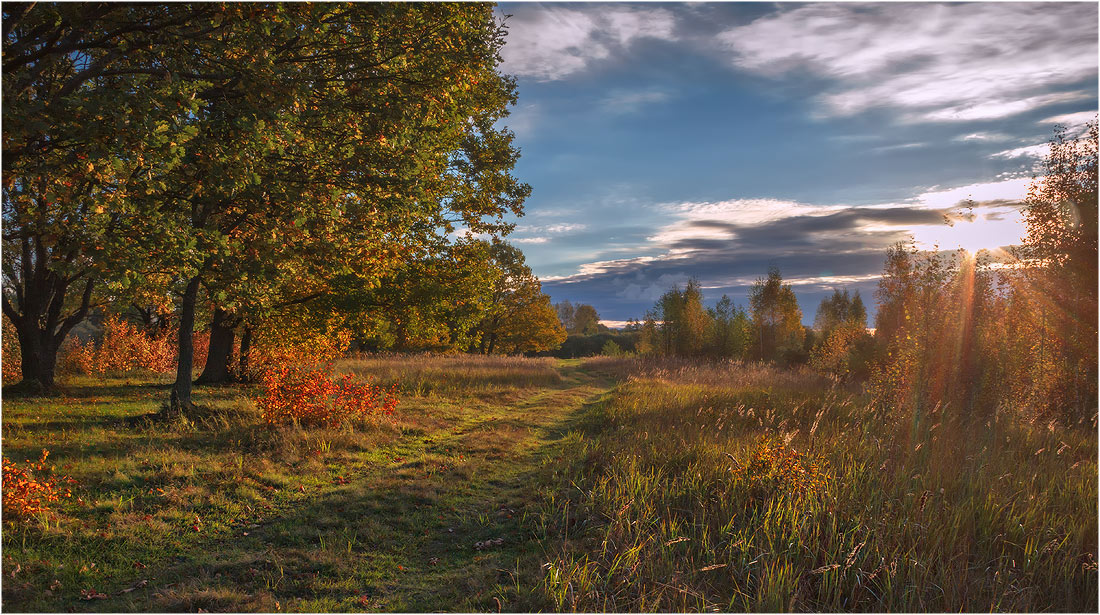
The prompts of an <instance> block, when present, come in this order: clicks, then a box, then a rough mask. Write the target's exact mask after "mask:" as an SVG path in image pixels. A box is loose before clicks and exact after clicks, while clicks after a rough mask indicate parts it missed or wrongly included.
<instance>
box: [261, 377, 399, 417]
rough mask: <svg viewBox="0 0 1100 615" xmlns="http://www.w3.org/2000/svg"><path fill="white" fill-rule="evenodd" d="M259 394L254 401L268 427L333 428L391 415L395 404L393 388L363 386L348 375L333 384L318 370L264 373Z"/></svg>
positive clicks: (330, 379) (333, 381)
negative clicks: (297, 424) (311, 426)
mask: <svg viewBox="0 0 1100 615" xmlns="http://www.w3.org/2000/svg"><path fill="white" fill-rule="evenodd" d="M260 391H261V392H260V395H259V396H258V397H257V398H255V400H254V401H255V402H256V406H257V407H258V408H259V409H260V412H261V413H262V414H263V417H264V420H265V421H267V422H268V423H269V424H275V423H290V422H294V421H297V422H299V423H302V424H306V425H327V426H336V425H339V424H340V423H342V422H343V421H345V420H348V419H353V418H358V417H363V416H368V415H375V414H382V415H390V414H393V412H394V410H395V409H396V408H397V401H398V400H397V394H396V393H397V385H393V386H391V387H389V388H383V387H380V386H375V385H372V384H369V383H366V384H363V383H359V382H356V381H355V380H354V379H353V377H352V376H351V375H350V374H345V375H344V376H343V377H341V378H339V379H336V380H334V379H333V378H332V377H331V376H329V374H328V373H327V372H326V371H325V370H323V369H321V368H319V367H303V366H290V365H285V366H282V367H275V368H271V369H268V370H266V371H265V372H264V373H263V374H262V375H261V376H260Z"/></svg>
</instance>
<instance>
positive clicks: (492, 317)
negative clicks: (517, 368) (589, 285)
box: [475, 241, 566, 354]
mask: <svg viewBox="0 0 1100 615" xmlns="http://www.w3.org/2000/svg"><path fill="white" fill-rule="evenodd" d="M489 254H490V261H491V263H492V264H493V266H494V269H495V279H494V280H493V281H492V284H491V287H490V288H491V289H492V291H491V295H490V297H489V301H488V305H487V309H486V313H485V316H484V317H483V318H482V320H481V322H480V324H479V325H478V326H477V333H476V339H477V344H476V346H475V347H476V349H477V351H478V352H480V353H481V354H493V353H494V352H506V353H511V352H539V351H542V350H549V349H552V348H556V347H557V346H558V345H560V344H561V342H562V341H564V340H565V337H566V333H565V329H564V328H562V326H561V322H560V321H559V320H558V318H557V312H556V311H555V310H554V309H553V307H552V306H551V305H550V297H549V295H546V294H544V293H543V292H542V284H541V283H540V282H539V280H538V278H537V277H535V275H534V274H533V273H532V272H531V269H530V268H529V267H528V266H527V265H526V264H525V263H524V258H523V253H522V252H520V251H519V250H518V249H517V248H515V247H514V246H511V245H509V244H507V243H504V242H502V241H495V242H493V244H492V246H491V247H490V250H489Z"/></svg>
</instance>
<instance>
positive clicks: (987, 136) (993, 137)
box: [952, 132, 1013, 142]
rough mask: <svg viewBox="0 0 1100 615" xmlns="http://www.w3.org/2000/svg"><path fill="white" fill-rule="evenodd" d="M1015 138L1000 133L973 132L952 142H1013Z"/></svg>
mask: <svg viewBox="0 0 1100 615" xmlns="http://www.w3.org/2000/svg"><path fill="white" fill-rule="evenodd" d="M1012 139H1013V137H1011V136H1009V135H1006V134H1004V133H1000V132H972V133H970V134H966V135H961V136H958V137H955V138H954V139H952V141H963V142H966V141H979V142H982V141H1011V140H1012Z"/></svg>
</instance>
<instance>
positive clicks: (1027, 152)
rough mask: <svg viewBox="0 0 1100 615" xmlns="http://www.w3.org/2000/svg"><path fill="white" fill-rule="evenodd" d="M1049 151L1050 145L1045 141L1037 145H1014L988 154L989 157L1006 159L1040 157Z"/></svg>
mask: <svg viewBox="0 0 1100 615" xmlns="http://www.w3.org/2000/svg"><path fill="white" fill-rule="evenodd" d="M1049 152H1050V146H1049V145H1047V144H1046V143H1040V144H1039V145H1025V146H1024V147H1016V148H1013V149H1006V150H1004V151H1002V152H996V153H993V154H990V155H989V157H990V158H1004V159H1006V160H1008V159H1010V158H1039V159H1042V158H1044V157H1046V155H1047V154H1048V153H1049Z"/></svg>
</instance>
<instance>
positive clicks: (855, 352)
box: [628, 122, 1097, 422]
mask: <svg viewBox="0 0 1100 615" xmlns="http://www.w3.org/2000/svg"><path fill="white" fill-rule="evenodd" d="M1023 211H1024V222H1025V225H1026V236H1025V237H1024V238H1023V242H1022V244H1021V245H1020V246H1017V247H1015V248H1013V249H1011V250H1010V251H1009V252H1008V253H1005V254H1001V255H999V257H1000V258H998V259H993V258H991V257H990V255H989V254H988V253H984V252H983V253H981V254H979V255H977V256H975V255H972V254H969V253H966V252H965V251H962V250H959V251H955V252H938V251H934V252H921V251H918V250H917V249H916V248H915V247H914V246H912V245H907V244H897V245H895V246H893V247H892V248H890V250H889V251H888V252H887V254H886V263H885V267H884V271H883V275H882V279H881V280H880V282H879V285H878V290H877V292H876V298H877V300H878V306H879V307H878V313H877V315H876V319H875V331H874V335H873V336H872V335H871V333H870V332H869V331H868V329H867V313H866V308H865V306H864V304H863V300H862V298H861V297H860V296H859V294H858V292H857V293H856V294H854V295H849V294H848V293H847V292H846V291H845V292H841V291H834V293H833V294H832V295H831V296H830V297H827V298H826V299H824V300H823V301H822V302H821V304H820V305H819V306H818V308H817V313H816V316H815V319H814V326H813V327H812V328H807V327H804V326H803V325H802V323H801V321H802V312H801V309H800V308H799V306H798V301H797V300H796V298H795V295H794V292H793V290H792V289H791V287H790V285H788V284H784V283H783V279H782V276H781V274H780V272H779V271H778V270H777V269H772V270H771V271H770V272H769V273H768V275H767V277H766V278H761V279H760V280H758V281H757V282H756V283H755V284H754V285H753V287H752V289H751V292H750V295H749V306H748V309H747V310H746V309H745V308H742V307H740V306H737V305H734V304H733V303H732V302H731V301H730V299H729V298H728V297H725V296H723V297H722V298H721V300H720V301H719V302H718V303H717V305H716V306H715V307H713V308H706V307H704V304H703V295H702V292H701V290H700V288H699V284H698V283H697V282H696V281H694V280H692V281H690V282H688V284H687V286H686V287H685V288H683V289H679V288H673V289H672V290H670V291H668V292H667V293H665V294H664V295H663V296H662V297H661V298H660V299H659V300H658V301H657V302H656V304H655V305H654V307H653V309H652V310H650V311H649V312H647V313H646V315H645V318H644V319H643V320H642V321H640V322H632V323H631V325H630V326H629V327H628V330H629V331H634V332H637V333H638V335H639V337H638V340H637V344H636V350H637V352H638V353H640V354H650V355H674V356H683V357H711V358H726V359H736V360H750V361H769V362H773V363H777V364H780V365H785V366H795V365H802V364H808V365H809V366H810V367H812V368H814V369H817V370H820V371H821V372H823V373H827V374H829V375H831V376H834V377H836V378H838V379H848V380H856V381H863V382H866V383H867V384H868V388H869V390H870V391H871V393H872V394H873V395H874V397H875V399H876V400H877V402H878V403H880V404H882V405H883V406H884V407H899V406H904V407H907V408H910V409H913V410H915V411H917V413H918V414H917V415H918V416H920V413H921V412H922V411H927V410H931V409H932V408H934V407H935V406H937V405H941V406H943V405H947V406H950V407H952V408H955V409H958V410H959V411H960V412H963V413H965V414H966V415H967V416H974V417H980V416H984V415H985V414H988V413H991V412H996V411H1010V412H1019V413H1022V414H1025V415H1026V416H1029V417H1032V418H1035V417H1042V418H1048V419H1058V420H1062V421H1065V422H1079V421H1087V420H1091V419H1094V418H1095V416H1096V411H1097V328H1096V326H1097V126H1096V123H1095V122H1094V123H1092V124H1091V125H1090V126H1089V129H1088V130H1087V132H1086V134H1084V135H1082V136H1080V137H1077V138H1070V137H1068V136H1067V135H1066V133H1065V131H1064V130H1062V131H1059V132H1058V133H1056V136H1055V138H1054V139H1053V141H1052V142H1051V146H1050V154H1049V156H1048V157H1047V158H1046V161H1045V175H1044V177H1043V178H1041V179H1039V180H1038V181H1036V182H1035V183H1034V184H1033V186H1032V188H1031V190H1030V191H1029V194H1028V196H1027V199H1026V201H1025V203H1024V210H1023Z"/></svg>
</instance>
